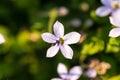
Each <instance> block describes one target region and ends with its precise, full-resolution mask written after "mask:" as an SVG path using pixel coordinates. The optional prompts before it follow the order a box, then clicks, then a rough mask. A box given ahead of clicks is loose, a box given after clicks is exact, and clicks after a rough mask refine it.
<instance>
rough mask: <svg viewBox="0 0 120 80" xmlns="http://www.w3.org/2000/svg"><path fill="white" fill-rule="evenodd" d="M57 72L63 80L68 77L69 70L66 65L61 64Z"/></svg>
mask: <svg viewBox="0 0 120 80" xmlns="http://www.w3.org/2000/svg"><path fill="white" fill-rule="evenodd" d="M57 72H58V74H59V76H60V77H61V78H62V79H65V78H66V76H67V75H68V72H67V68H66V66H65V65H64V64H62V63H59V64H58V67H57Z"/></svg>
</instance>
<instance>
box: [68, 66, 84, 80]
mask: <svg viewBox="0 0 120 80" xmlns="http://www.w3.org/2000/svg"><path fill="white" fill-rule="evenodd" d="M81 75H82V69H81V67H80V66H75V67H73V68H72V69H71V70H70V72H69V79H70V80H78V78H79V77H80V76H81Z"/></svg>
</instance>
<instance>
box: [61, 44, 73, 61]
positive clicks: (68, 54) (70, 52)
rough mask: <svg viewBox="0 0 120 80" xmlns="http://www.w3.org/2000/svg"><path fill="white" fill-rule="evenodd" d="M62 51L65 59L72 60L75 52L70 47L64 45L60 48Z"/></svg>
mask: <svg viewBox="0 0 120 80" xmlns="http://www.w3.org/2000/svg"><path fill="white" fill-rule="evenodd" d="M60 50H61V52H62V54H63V56H64V57H65V58H67V59H72V57H73V50H72V49H71V47H70V46H68V45H65V44H64V45H62V46H60Z"/></svg>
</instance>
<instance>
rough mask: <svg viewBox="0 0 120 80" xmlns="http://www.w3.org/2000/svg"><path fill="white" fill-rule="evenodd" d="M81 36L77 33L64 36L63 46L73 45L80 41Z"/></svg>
mask: <svg viewBox="0 0 120 80" xmlns="http://www.w3.org/2000/svg"><path fill="white" fill-rule="evenodd" d="M80 37H81V35H80V34H79V33H77V32H70V33H68V34H66V35H65V36H64V40H65V44H74V43H77V42H78V41H79V40H80Z"/></svg>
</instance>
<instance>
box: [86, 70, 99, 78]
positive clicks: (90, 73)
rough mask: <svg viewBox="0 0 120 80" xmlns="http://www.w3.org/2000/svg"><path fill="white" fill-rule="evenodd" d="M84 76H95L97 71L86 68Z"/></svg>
mask: <svg viewBox="0 0 120 80" xmlns="http://www.w3.org/2000/svg"><path fill="white" fill-rule="evenodd" d="M86 76H87V77H89V78H95V77H96V76H97V72H96V70H94V69H88V70H87V71H86Z"/></svg>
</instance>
